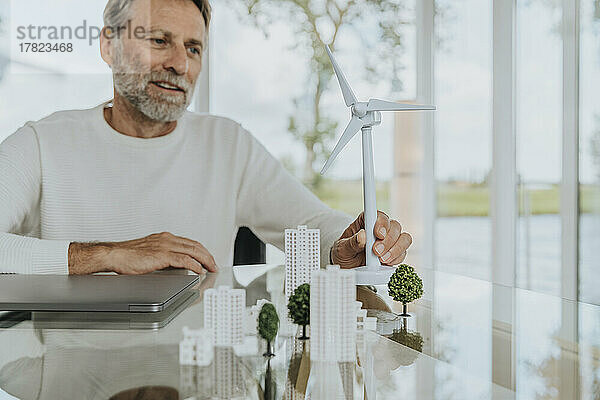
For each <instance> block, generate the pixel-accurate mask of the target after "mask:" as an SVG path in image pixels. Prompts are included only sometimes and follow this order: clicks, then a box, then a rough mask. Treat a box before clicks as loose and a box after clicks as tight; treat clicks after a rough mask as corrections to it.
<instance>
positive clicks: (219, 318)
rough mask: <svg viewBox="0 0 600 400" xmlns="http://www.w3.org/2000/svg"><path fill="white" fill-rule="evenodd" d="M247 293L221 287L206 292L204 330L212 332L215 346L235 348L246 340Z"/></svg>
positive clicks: (242, 290)
mask: <svg viewBox="0 0 600 400" xmlns="http://www.w3.org/2000/svg"><path fill="white" fill-rule="evenodd" d="M245 309H246V291H245V290H244V289H231V288H230V287H228V286H220V287H219V288H217V289H212V288H211V289H207V290H206V291H205V292H204V328H205V329H208V330H210V331H212V337H213V343H214V345H215V346H234V345H238V344H241V343H243V340H244V330H243V322H244V311H245Z"/></svg>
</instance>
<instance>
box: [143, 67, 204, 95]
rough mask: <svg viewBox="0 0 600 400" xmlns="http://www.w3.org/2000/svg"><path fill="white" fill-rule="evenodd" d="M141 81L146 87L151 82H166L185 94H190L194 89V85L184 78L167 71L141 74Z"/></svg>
mask: <svg viewBox="0 0 600 400" xmlns="http://www.w3.org/2000/svg"><path fill="white" fill-rule="evenodd" d="M141 79H142V80H143V83H144V85H145V86H147V85H149V84H150V83H151V82H166V83H169V84H171V85H173V86H177V87H179V88H181V89H182V90H183V91H184V92H185V93H189V92H190V90H191V89H192V84H191V83H190V82H189V81H188V80H187V79H185V78H184V77H183V76H180V75H177V74H174V73H172V72H167V71H152V72H149V73H144V74H141Z"/></svg>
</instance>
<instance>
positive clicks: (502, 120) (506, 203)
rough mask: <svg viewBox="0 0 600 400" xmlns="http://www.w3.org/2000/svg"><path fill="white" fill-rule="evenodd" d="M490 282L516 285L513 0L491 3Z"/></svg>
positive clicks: (514, 11) (514, 35)
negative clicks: (491, 162)
mask: <svg viewBox="0 0 600 400" xmlns="http://www.w3.org/2000/svg"><path fill="white" fill-rule="evenodd" d="M493 13H494V16H493V31H494V34H493V42H494V43H493V110H492V111H493V128H492V131H493V165H492V176H493V179H492V187H491V196H490V206H491V207H490V209H491V217H492V276H491V278H492V282H494V283H498V284H502V285H505V286H514V285H515V271H516V242H517V241H516V235H517V217H518V209H517V171H516V136H515V126H516V124H515V121H516V115H515V114H516V113H515V86H516V85H515V81H516V80H515V58H516V56H515V55H516V45H515V39H516V28H515V27H516V17H515V15H516V0H494V2H493Z"/></svg>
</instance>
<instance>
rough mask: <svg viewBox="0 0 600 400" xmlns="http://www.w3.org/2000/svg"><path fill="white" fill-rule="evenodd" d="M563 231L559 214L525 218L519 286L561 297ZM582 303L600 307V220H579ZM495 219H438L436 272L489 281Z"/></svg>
mask: <svg viewBox="0 0 600 400" xmlns="http://www.w3.org/2000/svg"><path fill="white" fill-rule="evenodd" d="M560 235H561V227H560V216H558V215H533V216H529V217H521V218H520V219H519V225H518V230H517V236H518V239H517V243H518V255H517V276H516V281H517V286H519V287H521V288H524V289H532V290H536V291H540V292H544V293H550V294H553V295H560V284H561V277H560V275H561V274H560V265H561V259H560V258H561V239H560ZM579 242H580V245H579V252H580V254H579V257H580V260H579V281H580V299H581V300H582V301H585V302H589V303H594V304H600V215H594V214H584V215H582V216H581V218H580V239H579ZM491 248H492V246H491V220H490V218H487V217H452V218H438V220H437V222H436V255H435V260H436V267H437V269H440V270H444V271H448V272H453V273H459V274H463V275H467V276H472V277H474V278H478V279H486V280H489V276H490V273H491Z"/></svg>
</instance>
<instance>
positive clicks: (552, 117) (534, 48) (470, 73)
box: [0, 0, 600, 183]
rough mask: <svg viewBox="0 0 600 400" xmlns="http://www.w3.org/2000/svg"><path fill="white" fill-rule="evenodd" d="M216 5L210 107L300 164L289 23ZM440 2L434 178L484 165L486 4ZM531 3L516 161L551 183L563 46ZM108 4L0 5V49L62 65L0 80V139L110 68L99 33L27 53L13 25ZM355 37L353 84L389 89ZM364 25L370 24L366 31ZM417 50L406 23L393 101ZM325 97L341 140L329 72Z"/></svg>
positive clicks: (590, 110)
mask: <svg viewBox="0 0 600 400" xmlns="http://www.w3.org/2000/svg"><path fill="white" fill-rule="evenodd" d="M213 3H214V4H213V5H214V17H213V21H212V31H211V35H212V42H211V59H210V65H211V91H212V92H211V93H212V94H211V112H214V113H216V114H219V115H224V116H227V117H230V118H233V119H235V120H237V121H239V122H240V123H242V125H244V126H245V127H246V128H248V129H249V130H250V131H251V132H252V133H253V134H254V135H255V136H256V137H257V138H258V139H259V140H260V141H261V142H262V143H263V144H264V145H265V146H266V147H267V148H268V149H269V150H270V151H271V152H272V153H273V154H274V155H275V156H277V157H279V158H281V157H291V158H292V159H294V160H295V161H296V163H297V164H301V163H302V160H303V158H304V155H303V148H302V146H301V145H300V144H299V143H297V142H295V141H294V139H293V138H292V137H291V135H290V134H289V133H288V132H287V129H286V127H287V121H288V117H289V116H290V115H292V114H293V113H294V112H295V110H294V105H293V103H292V99H293V98H295V97H297V96H298V95H301V94H302V93H303V89H304V86H305V84H306V82H305V81H306V76H307V64H306V60H305V59H303V58H302V56H301V54H299V53H298V52H297V51H294V50H292V49H291V48H290V44H291V43H292V42H293V35H294V32H293V31H292V29H291V28H290V26H289V24H287V23H286V21H278V22H275V23H274V24H272V25H271V26H270V33H271V34H270V36H269V37H268V38H265V37H264V36H263V34H262V32H261V31H259V30H258V29H256V28H255V27H253V26H251V25H250V24H248V23H245V22H244V21H240V20H239V19H238V18H237V16H236V14H235V13H234V12H233V11H231V10H230V9H228V8H227V7H225V6H224V5H223V3H222V2H221V1H214V2H213ZM439 3H440V4H447V5H449V7H450V10H449V12H448V15H447V16H445V18H444V19H442V20H440V21H438V25H437V27H438V28H437V29H438V32H437V33H438V35H439V36H440V37H441V39H442V45H441V47H440V48H439V49H438V51H437V53H436V67H435V74H436V77H435V78H436V79H435V85H436V93H435V96H436V105H437V106H438V111H437V112H436V115H435V126H436V175H437V177H438V179H439V180H448V179H466V180H474V181H476V180H480V179H482V178H483V177H484V176H485V174H486V173H487V171H488V170H489V168H490V166H491V122H492V121H491V77H492V75H491V65H492V64H491V62H492V57H491V56H492V54H491V48H492V46H491V45H492V39H491V6H490V4H491V1H482V0H465V1H462V2H453V1H449V0H443V1H441V0H440V1H439ZM529 3H531V5H528V6H527V7H526V6H524V5H523V4H525V3H523V2H518V7H519V8H518V15H517V17H518V25H517V32H518V34H517V46H518V53H517V72H518V81H517V118H518V121H517V148H518V170H519V173H520V174H521V175H522V177H523V179H524V180H525V181H527V182H532V183H535V182H556V181H558V179H559V178H560V158H561V157H560V146H561V142H560V141H561V133H560V132H561V124H562V117H561V113H562V110H561V107H562V86H561V85H562V82H561V79H562V60H561V54H562V53H561V44H560V38H559V37H558V35H557V33H556V26H555V24H556V21H558V20H560V15H557V14H556V11H553V10H550V9H548V8H545V7H541V6H540V5H539V4H541V3H540V2H536V1H533V2H531V1H528V2H527V4H529ZM588 3H589V4H588ZM104 5H105V0H87V1H85V2H82V1H78V0H53V1H52V2H48V1H42V0H11V1H2V2H0V13H2V14H4V15H9V16H10V17H9V20H10V23H11V25H10V28H9V29H6V28H5V32H4V33H3V34H2V33H0V35H10V36H12V40H10V41H8V42H7V41H2V43H4V44H3V45H0V51H3V52H5V53H6V52H10V53H11V55H12V56H13V58H15V59H17V60H21V61H23V62H25V63H30V64H34V65H38V66H43V67H44V68H47V69H51V70H58V71H61V72H62V75H60V76H56V75H47V74H40V73H38V72H37V71H35V70H32V69H29V68H21V67H16V68H13V69H12V70H11V71H9V74H8V75H7V76H6V77H5V79H4V80H3V81H1V82H0V110H1V111H0V140H2V139H3V138H4V137H6V136H8V135H9V134H11V133H12V132H14V130H15V129H17V128H18V127H19V126H21V125H22V124H23V123H24V122H26V121H28V120H36V119H39V118H42V117H43V116H45V115H48V114H49V113H51V112H53V111H56V110H59V109H65V108H85V107H92V106H94V105H97V104H98V103H99V102H101V101H104V100H107V99H109V98H110V96H111V91H112V89H111V77H110V71H109V70H108V68H107V67H106V65H104V63H103V61H102V60H101V58H100V56H99V51H98V46H97V42H95V43H94V44H93V45H92V46H89V45H88V44H87V42H86V41H85V40H77V41H74V44H75V45H76V51H75V52H73V53H71V54H62V55H57V54H56V53H54V54H52V55H48V54H45V55H44V54H35V55H32V54H31V53H30V54H27V55H23V54H21V53H20V51H19V47H18V44H19V42H18V41H17V40H15V38H14V36H15V34H16V27H17V26H19V25H28V24H38V25H51V24H53V25H58V26H61V25H68V26H71V27H77V26H81V25H82V24H83V21H85V22H86V24H87V26H88V27H89V26H90V25H96V26H100V25H101V20H102V18H101V15H102V10H103V8H104ZM590 7H591V0H584V1H583V4H582V8H583V10H584V13H585V12H588V13H589V12H590V10H591V8H590ZM588 9H589V10H588ZM32 10H35V11H33V12H32ZM64 10H69V12H68V13H65V12H64ZM586 10H588V11H586ZM588 15H589V14H588ZM586 21H587V20H586V18H585V15H584V18H582V28H583V29H584V34H583V35H582V43H581V53H582V60H583V63H582V70H581V82H582V85H581V120H580V121H581V143H582V149H581V167H580V169H581V177H582V181H591V180H592V179H593V177H594V167H593V165H592V163H591V158H590V156H589V146H588V145H587V144H588V143H589V136H590V135H591V132H592V130H593V129H595V125H594V118H593V115H594V108H595V112H596V113H598V114H600V105H596V104H597V102H596V101H595V94H596V93H598V91H599V90H600V66H599V65H600V57H594V55H595V54H597V52H598V47H597V44H596V43H595V40H594V37H593V36H591V35H589V34H587V33H586V32H589V31H590V29H589V26H588V25H589V24H587V22H586ZM586 24H587V25H586ZM6 31H8V32H6ZM353 34H354V33H353V32H352V31H350V30H348V31H344V32H343V34H342V35H341V36H340V44H339V46H338V51H337V52H336V56H337V58H338V61H339V63H340V64H341V66H342V68H343V69H344V71H345V72H346V75H347V77H348V79H349V81H350V83H351V85H352V86H353V88H354V91H355V92H356V93H357V96H358V97H359V98H360V99H364V100H366V99H368V98H369V97H379V98H384V99H385V98H389V91H388V87H389V86H388V83H387V82H385V81H382V82H381V83H380V84H378V85H372V84H370V83H368V82H367V81H366V79H365V73H364V68H363V64H362V57H368V56H369V55H368V52H367V51H366V50H368V49H360V48H358V47H357V42H356V41H355V40H354V37H353ZM362 34H364V35H368V34H369V32H368V31H367V30H366V28H365V31H364V32H362ZM1 46H4V48H3V47H1ZM6 46H8V47H9V48H8V49H7V48H6ZM415 52H416V49H415V45H414V30H413V31H410V30H409V31H408V32H407V46H406V54H405V57H404V60H403V61H404V64H405V66H406V68H405V70H404V72H403V73H402V76H401V78H402V80H403V82H404V84H405V88H406V90H405V93H404V94H403V95H401V96H400V97H401V98H393V99H392V100H410V99H411V98H413V97H414V93H415V86H416V84H415V82H416V71H415V57H416V55H415ZM82 88H86V90H82ZM324 104H325V108H326V110H327V112H328V113H330V115H331V116H333V117H334V118H335V119H336V120H337V121H339V125H338V129H337V132H336V138H339V136H340V134H341V132H342V130H343V128H344V127H345V125H346V123H347V121H348V118H349V114H348V110H347V108H346V107H345V105H344V104H343V101H342V97H341V93H340V91H339V87H338V85H337V82H335V81H334V80H332V81H331V82H330V84H329V87H328V91H327V93H326V95H325V98H324ZM24 105H27V106H26V107H25V106H24ZM393 128H394V126H393V116H391V115H389V114H386V115H384V116H383V124H382V125H381V126H379V127H376V128H375V130H374V147H375V153H376V164H375V168H376V174H377V178H378V179H380V180H387V179H389V178H390V177H391V174H392V164H393V154H392V151H391V149H392V143H393V142H392V141H393V139H392V131H393ZM359 137H360V135H357V136H356V137H355V138H354V139H353V141H352V142H351V143H350V145H349V146H348V147H347V149H346V150H345V151H344V152H343V153H342V154H341V156H340V157H339V159H338V160H337V161H336V162H335V164H334V166H333V168H332V169H331V176H332V177H336V178H358V177H360V175H361V166H360V139H359ZM332 145H333V143H332Z"/></svg>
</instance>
